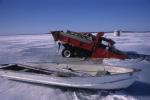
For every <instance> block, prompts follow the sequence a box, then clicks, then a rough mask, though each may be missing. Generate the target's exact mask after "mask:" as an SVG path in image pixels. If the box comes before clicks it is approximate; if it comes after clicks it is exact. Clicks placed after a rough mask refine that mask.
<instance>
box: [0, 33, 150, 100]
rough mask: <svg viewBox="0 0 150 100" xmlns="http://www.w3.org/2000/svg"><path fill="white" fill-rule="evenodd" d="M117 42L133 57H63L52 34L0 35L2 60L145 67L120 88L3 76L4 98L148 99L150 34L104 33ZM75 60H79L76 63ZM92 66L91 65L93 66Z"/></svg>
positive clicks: (0, 89) (0, 91) (0, 88)
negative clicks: (133, 80)
mask: <svg viewBox="0 0 150 100" xmlns="http://www.w3.org/2000/svg"><path fill="white" fill-rule="evenodd" d="M105 36H106V37H108V38H112V39H113V40H114V41H116V44H115V46H116V48H118V49H120V50H122V51H126V52H128V53H130V56H131V58H132V59H126V60H119V59H104V60H102V61H101V60H99V61H91V60H88V61H82V62H80V61H79V59H76V58H75V59H67V60H65V59H63V58H62V57H61V54H60V53H58V50H57V45H56V43H55V42H54V41H53V38H52V37H51V35H50V34H43V35H12V36H0V63H1V64H5V63H27V62H28V63H29V62H34V63H38V64H41V65H42V63H48V62H58V61H60V62H72V63H90V64H103V65H112V66H113V65H115V66H123V67H134V68H139V69H142V72H141V73H140V74H139V79H138V81H137V82H136V83H135V84H133V85H132V86H131V87H129V88H128V89H125V90H119V91H102V90H85V89H73V88H62V87H56V86H45V85H37V84H29V83H22V82H16V81H10V80H7V79H5V78H0V98H2V99H3V100H33V99H34V100H149V99H150V78H149V75H150V74H149V71H150V56H149V55H150V43H149V42H150V33H122V34H121V36H120V37H115V36H114V35H113V33H108V34H106V35H105ZM73 61H76V62H73ZM91 67H92V66H91Z"/></svg>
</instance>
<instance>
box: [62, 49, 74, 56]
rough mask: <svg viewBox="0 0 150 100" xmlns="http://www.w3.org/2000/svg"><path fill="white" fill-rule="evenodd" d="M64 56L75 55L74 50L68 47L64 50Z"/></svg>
mask: <svg viewBox="0 0 150 100" xmlns="http://www.w3.org/2000/svg"><path fill="white" fill-rule="evenodd" d="M62 56H63V57H66V58H69V57H72V56H73V51H72V50H71V49H66V48H65V49H63V51H62Z"/></svg>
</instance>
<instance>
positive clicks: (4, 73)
mask: <svg viewBox="0 0 150 100" xmlns="http://www.w3.org/2000/svg"><path fill="white" fill-rule="evenodd" d="M55 66H57V65H55ZM59 66H61V64H60V65H58V67H59ZM62 66H64V65H62ZM74 66H75V65H74ZM80 66H81V65H80ZM86 66H90V67H91V68H92V67H93V66H91V65H86ZM96 66H98V65H96ZM58 67H57V68H55V67H54V68H53V69H44V68H38V67H33V66H26V65H22V64H6V65H1V66H0V76H1V77H4V78H8V79H11V80H19V81H24V82H31V83H39V84H46V85H55V86H63V87H73V88H86V89H104V90H115V89H124V88H127V87H129V86H130V85H132V84H133V83H134V82H135V80H136V78H137V73H138V72H139V71H140V70H138V69H134V68H123V67H112V66H111V67H110V66H105V68H101V67H97V68H95V67H94V68H93V69H92V70H87V69H86V68H85V70H83V69H82V70H74V69H73V68H72V67H71V68H69V66H68V65H67V68H58Z"/></svg>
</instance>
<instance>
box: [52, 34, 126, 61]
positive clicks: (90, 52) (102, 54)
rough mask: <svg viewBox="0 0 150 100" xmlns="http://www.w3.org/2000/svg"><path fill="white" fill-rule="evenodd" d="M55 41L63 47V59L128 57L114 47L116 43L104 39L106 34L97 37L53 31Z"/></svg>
mask: <svg viewBox="0 0 150 100" xmlns="http://www.w3.org/2000/svg"><path fill="white" fill-rule="evenodd" d="M51 34H52V36H53V38H54V41H58V44H59V45H61V44H62V45H63V46H64V49H63V50H62V56H63V57H77V56H78V57H92V58H119V59H126V58H128V56H127V55H126V54H125V53H124V52H122V51H120V50H118V49H116V48H115V47H114V44H115V42H114V41H113V40H111V39H108V38H105V37H103V35H104V32H97V34H96V35H93V34H92V33H88V32H72V31H67V32H63V31H52V32H51Z"/></svg>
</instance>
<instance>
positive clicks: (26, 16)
mask: <svg viewBox="0 0 150 100" xmlns="http://www.w3.org/2000/svg"><path fill="white" fill-rule="evenodd" d="M67 29H70V30H73V31H111V30H114V29H122V30H133V31H147V30H150V0H0V34H38V33H46V32H49V31H51V30H67Z"/></svg>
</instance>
